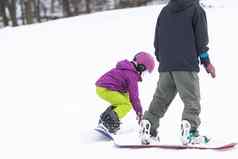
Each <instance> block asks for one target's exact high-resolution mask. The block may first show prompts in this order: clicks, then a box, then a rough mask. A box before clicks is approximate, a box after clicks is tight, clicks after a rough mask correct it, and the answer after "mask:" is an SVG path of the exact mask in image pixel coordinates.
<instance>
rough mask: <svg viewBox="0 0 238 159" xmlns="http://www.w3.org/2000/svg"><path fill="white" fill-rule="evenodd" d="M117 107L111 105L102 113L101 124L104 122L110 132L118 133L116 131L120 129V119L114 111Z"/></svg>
mask: <svg viewBox="0 0 238 159" xmlns="http://www.w3.org/2000/svg"><path fill="white" fill-rule="evenodd" d="M114 108H115V107H113V106H109V107H108V108H107V109H106V110H105V111H104V112H103V113H102V114H101V115H100V119H99V125H100V124H102V125H103V126H104V127H105V128H106V129H107V130H108V131H109V133H113V134H116V132H117V131H118V130H119V129H120V120H119V118H118V116H117V114H116V112H114V111H113V109H114Z"/></svg>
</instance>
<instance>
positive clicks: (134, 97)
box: [128, 79, 142, 113]
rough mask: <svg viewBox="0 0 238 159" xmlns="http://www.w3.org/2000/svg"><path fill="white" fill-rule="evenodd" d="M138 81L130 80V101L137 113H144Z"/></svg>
mask: <svg viewBox="0 0 238 159" xmlns="http://www.w3.org/2000/svg"><path fill="white" fill-rule="evenodd" d="M137 82H138V81H137V80H135V79H129V80H128V92H129V98H130V102H131V104H132V107H133V109H134V111H135V112H136V113H142V106H141V103H140V99H139V90H138V84H137Z"/></svg>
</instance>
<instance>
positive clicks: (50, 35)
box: [0, 6, 238, 159]
mask: <svg viewBox="0 0 238 159" xmlns="http://www.w3.org/2000/svg"><path fill="white" fill-rule="evenodd" d="M161 7H162V6H152V7H142V8H135V9H128V10H117V11H108V12H103V13H97V14H92V15H86V16H79V17H74V18H68V19H61V20H57V21H51V22H47V23H42V24H35V25H29V26H23V27H17V28H4V29H1V30H0V44H1V45H0V50H1V52H0V158H1V159H10V158H11V159H13V158H14V159H16V158H24V159H28V158H29V159H32V158H34V159H37V158H41V159H42V158H44V159H52V158H57V159H58V158H63V159H66V158H67V159H74V158H75V159H76V158H85V157H87V158H93V157H94V158H110V159H111V158H116V159H117V158H120V159H122V158H123V159H127V158H128V159H129V158H132V157H133V158H137V159H140V158H141V159H144V158H156V159H158V158H161V157H163V158H183V159H190V158H197V159H200V158H216V159H217V158H226V159H232V158H237V156H238V150H237V149H234V150H232V151H226V152H216V151H200V150H182V151H172V150H161V149H147V150H127V149H123V150H122V149H117V148H115V147H113V146H112V143H111V142H109V141H104V140H102V139H101V138H100V137H99V136H98V135H97V134H95V132H94V131H93V130H92V129H93V128H94V127H95V126H96V124H97V121H98V117H99V115H100V113H101V112H102V111H103V110H104V109H105V108H106V106H107V105H108V103H106V102H103V101H102V100H101V99H99V98H98V97H97V96H96V94H95V86H94V82H95V81H96V80H97V78H98V77H99V76H100V75H101V74H102V73H104V72H105V71H107V70H108V69H110V68H111V67H113V66H114V65H115V63H116V62H117V61H118V60H121V59H124V58H128V59H130V58H132V57H133V55H134V53H136V52H138V51H141V50H144V51H148V52H151V53H153V51H154V50H153V36H154V27H155V22H156V19H157V15H158V13H159V12H160V9H161ZM207 17H208V25H209V34H210V48H211V49H210V51H209V53H210V58H211V60H212V62H213V63H214V65H215V66H216V69H217V78H216V79H212V78H211V77H210V76H208V75H207V74H206V72H205V71H204V70H203V69H202V70H201V72H200V81H201V96H202V101H201V103H202V113H201V118H202V125H201V133H204V134H206V135H210V136H214V137H217V138H226V139H230V140H233V141H238V135H237V134H238V128H237V124H236V121H237V120H238V117H237V112H238V111H237V109H238V108H237V105H238V102H237V90H238V85H237V80H238V77H237V68H238V63H237V57H238V56H237V53H236V52H237V44H236V41H237V40H238V31H237V28H238V22H237V18H238V11H237V8H233V9H232V8H230V7H229V8H226V7H225V8H213V9H208V10H207ZM158 77H159V74H158V72H156V71H155V72H154V73H153V74H152V75H151V76H149V75H147V76H146V77H145V79H144V81H143V83H141V84H140V97H141V101H142V104H143V105H144V109H146V108H148V105H149V103H150V101H151V99H152V95H153V93H154V90H155V87H156V83H157V80H158ZM182 108H183V104H182V102H181V100H180V99H179V98H178V97H177V98H176V99H175V100H174V102H173V103H172V104H171V106H170V108H169V110H168V112H167V114H166V116H165V117H164V118H163V120H162V121H161V127H160V134H161V139H162V140H164V141H166V140H170V139H175V140H177V137H178V133H179V124H180V118H181V113H182ZM136 124H137V123H136V121H135V113H134V112H133V111H132V112H130V113H129V115H128V116H127V117H126V118H125V119H124V120H123V127H124V128H125V129H127V128H129V129H135V128H136V127H137V125H136Z"/></svg>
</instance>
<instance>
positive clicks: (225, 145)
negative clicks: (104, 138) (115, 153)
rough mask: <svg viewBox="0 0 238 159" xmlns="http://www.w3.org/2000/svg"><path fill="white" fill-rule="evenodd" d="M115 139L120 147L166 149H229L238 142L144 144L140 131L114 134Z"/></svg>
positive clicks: (116, 144) (115, 142)
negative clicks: (140, 137) (139, 134)
mask: <svg viewBox="0 0 238 159" xmlns="http://www.w3.org/2000/svg"><path fill="white" fill-rule="evenodd" d="M113 141H114V144H115V146H116V147H118V148H134V149H138V148H164V149H201V150H202V149H210V150H228V149H231V148H234V147H235V146H236V145H237V144H238V143H235V142H226V141H217V140H216V141H215V140H212V139H211V141H209V143H207V144H194V145H182V144H180V143H177V144H174V143H166V142H165V143H163V142H160V143H158V144H149V145H143V144H141V143H140V139H139V137H138V133H136V132H133V133H130V134H122V135H118V136H116V135H115V136H113Z"/></svg>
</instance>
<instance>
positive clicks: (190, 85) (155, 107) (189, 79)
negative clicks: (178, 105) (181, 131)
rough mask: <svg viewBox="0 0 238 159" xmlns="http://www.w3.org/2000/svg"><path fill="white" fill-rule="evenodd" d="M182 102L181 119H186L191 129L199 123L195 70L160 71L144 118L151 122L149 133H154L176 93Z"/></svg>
mask: <svg viewBox="0 0 238 159" xmlns="http://www.w3.org/2000/svg"><path fill="white" fill-rule="evenodd" d="M177 92H178V94H179V96H180V98H181V99H182V101H183V103H184V110H183V114H182V120H188V121H189V123H190V124H191V127H192V128H193V129H196V128H198V126H199V125H200V118H199V114H200V111H201V108H200V88H199V77H198V74H197V72H187V71H174V72H161V73H160V76H159V81H158V83H157V88H156V91H155V93H154V96H153V99H152V101H151V103H150V106H149V109H148V111H145V113H144V117H143V118H144V119H147V120H149V121H150V123H151V133H152V134H153V132H154V133H156V132H155V131H156V129H157V128H158V127H159V120H160V118H162V117H163V116H164V114H165V112H166V111H167V109H168V107H169V105H170V103H171V102H172V101H173V99H174V97H175V96H176V94H177Z"/></svg>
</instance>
